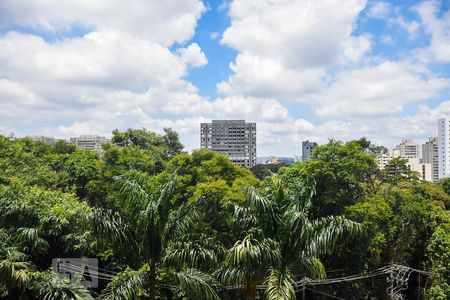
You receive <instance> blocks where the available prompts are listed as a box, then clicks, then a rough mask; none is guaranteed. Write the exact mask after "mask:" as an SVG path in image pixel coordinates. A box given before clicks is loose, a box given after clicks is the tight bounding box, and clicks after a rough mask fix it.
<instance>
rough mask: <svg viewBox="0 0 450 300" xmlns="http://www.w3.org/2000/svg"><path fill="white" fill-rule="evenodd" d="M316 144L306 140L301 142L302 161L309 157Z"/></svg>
mask: <svg viewBox="0 0 450 300" xmlns="http://www.w3.org/2000/svg"><path fill="white" fill-rule="evenodd" d="M317 146H318V144H317V143H316V142H310V141H308V140H306V141H303V142H302V161H307V160H309V159H310V157H311V153H312V151H313V150H314V148H316V147H317Z"/></svg>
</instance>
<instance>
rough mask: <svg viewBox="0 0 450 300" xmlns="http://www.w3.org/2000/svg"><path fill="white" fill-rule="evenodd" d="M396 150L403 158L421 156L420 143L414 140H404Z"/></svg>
mask: <svg viewBox="0 0 450 300" xmlns="http://www.w3.org/2000/svg"><path fill="white" fill-rule="evenodd" d="M396 150H397V151H395V152H396V154H398V156H400V157H403V158H418V157H419V144H416V143H414V142H413V141H412V140H403V141H402V142H401V143H400V144H399V145H397V147H396ZM394 156H395V154H394Z"/></svg>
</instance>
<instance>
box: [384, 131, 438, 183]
mask: <svg viewBox="0 0 450 300" xmlns="http://www.w3.org/2000/svg"><path fill="white" fill-rule="evenodd" d="M430 141H431V139H430ZM397 157H398V158H402V159H404V160H406V166H407V167H408V168H409V169H410V170H411V171H415V172H417V173H418V174H419V179H421V180H425V181H433V171H432V170H433V168H432V164H431V163H429V162H424V161H421V160H420V157H419V145H418V144H416V143H414V142H413V141H412V140H403V141H402V142H401V143H400V144H399V145H397V147H396V148H395V149H394V150H392V152H388V153H385V154H380V155H378V156H377V157H376V160H377V163H378V168H380V169H384V168H385V167H386V165H387V164H388V163H389V162H390V161H391V160H392V159H393V158H397Z"/></svg>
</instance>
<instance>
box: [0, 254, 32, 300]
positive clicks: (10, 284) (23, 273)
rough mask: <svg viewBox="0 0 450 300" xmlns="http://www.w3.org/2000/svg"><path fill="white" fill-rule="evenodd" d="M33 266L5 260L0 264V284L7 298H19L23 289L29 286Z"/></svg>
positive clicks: (8, 259)
mask: <svg viewBox="0 0 450 300" xmlns="http://www.w3.org/2000/svg"><path fill="white" fill-rule="evenodd" d="M33 270H34V268H33V266H32V265H31V264H29V263H27V262H23V261H15V260H13V259H10V258H7V259H4V260H2V261H1V262H0V283H2V284H3V285H4V286H5V287H6V289H7V291H8V296H10V297H11V299H12V298H13V297H16V298H20V296H21V295H22V294H23V293H24V291H25V289H26V288H27V287H28V286H29V285H30V283H31V278H30V273H31V272H32V271H33Z"/></svg>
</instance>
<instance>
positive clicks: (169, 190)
mask: <svg viewBox="0 0 450 300" xmlns="http://www.w3.org/2000/svg"><path fill="white" fill-rule="evenodd" d="M116 180H117V183H118V185H119V187H120V194H121V196H122V198H123V199H124V200H125V201H124V202H123V203H121V205H120V206H121V207H122V208H123V209H122V210H121V211H120V213H119V212H111V211H101V210H94V211H93V213H92V214H91V215H90V218H89V220H90V221H91V224H92V225H93V229H94V231H95V232H96V233H97V234H100V235H101V236H102V237H103V239H104V240H108V241H112V242H113V246H114V247H115V249H116V250H117V253H118V254H122V255H123V256H124V257H125V258H126V259H127V260H128V264H129V265H131V266H134V267H138V270H132V269H127V270H126V271H124V272H122V273H119V274H118V276H117V277H116V278H114V280H113V281H112V282H111V283H110V284H109V285H108V287H107V289H106V290H105V293H104V295H103V298H105V299H136V298H147V297H148V298H149V299H151V300H153V299H155V298H156V295H157V294H158V291H162V290H168V291H169V294H170V293H182V294H184V295H186V296H187V297H189V298H191V299H218V295H217V293H216V292H215V290H214V288H213V284H214V280H213V278H212V277H211V276H208V275H206V274H205V273H202V272H200V271H199V270H196V269H194V268H198V267H200V266H202V265H203V264H207V263H208V264H209V263H210V262H214V261H216V260H217V258H216V256H215V253H214V252H213V251H211V250H210V249H208V248H207V247H205V241H206V240H190V238H188V236H189V228H190V226H191V224H192V223H193V222H194V220H195V218H196V216H197V215H198V214H197V211H196V209H195V206H194V204H185V205H182V206H178V207H177V206H175V205H174V204H173V203H172V200H173V196H174V192H175V187H176V176H172V177H171V178H169V179H167V180H166V182H164V183H163V184H161V185H159V186H158V187H157V188H156V189H153V190H152V189H151V188H149V183H148V180H147V179H146V177H145V176H144V175H143V174H142V173H139V172H136V171H133V172H131V173H129V174H127V175H124V176H121V177H118V178H116ZM185 240H189V243H187V242H183V241H185ZM180 243H181V244H180Z"/></svg>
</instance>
